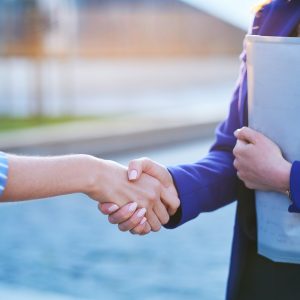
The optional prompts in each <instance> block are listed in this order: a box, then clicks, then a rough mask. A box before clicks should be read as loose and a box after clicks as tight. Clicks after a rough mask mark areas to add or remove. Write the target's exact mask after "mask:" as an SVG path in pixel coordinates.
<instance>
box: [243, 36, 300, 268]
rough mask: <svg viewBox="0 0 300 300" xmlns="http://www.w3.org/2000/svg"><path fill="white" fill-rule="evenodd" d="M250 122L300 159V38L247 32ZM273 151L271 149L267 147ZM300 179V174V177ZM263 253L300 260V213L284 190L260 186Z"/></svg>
mask: <svg viewBox="0 0 300 300" xmlns="http://www.w3.org/2000/svg"><path fill="white" fill-rule="evenodd" d="M246 50H247V70H248V73H247V74H248V112H249V126H250V127H251V128H253V129H255V130H257V131H259V132H261V133H263V134H264V135H266V136H267V137H269V138H270V139H271V140H273V141H274V142H275V143H276V144H277V145H278V146H279V147H280V149H281V150H282V153H283V156H284V157H285V158H286V159H287V160H288V161H290V162H293V161H294V160H300V38H291V37H287V38H285V37H266V36H253V35H250V36H247V37H246ZM265 155H266V156H267V155H268V153H265ZM299 184H300V180H299ZM255 198H256V199H255V201H256V213H257V230H258V232H257V233H258V253H259V254H260V255H263V256H265V257H267V258H269V259H271V260H273V261H275V262H285V263H298V264H299V263H300V214H298V213H290V212H288V207H289V206H290V205H291V201H290V200H289V198H288V197H287V196H286V195H284V194H279V193H275V192H263V191H255Z"/></svg>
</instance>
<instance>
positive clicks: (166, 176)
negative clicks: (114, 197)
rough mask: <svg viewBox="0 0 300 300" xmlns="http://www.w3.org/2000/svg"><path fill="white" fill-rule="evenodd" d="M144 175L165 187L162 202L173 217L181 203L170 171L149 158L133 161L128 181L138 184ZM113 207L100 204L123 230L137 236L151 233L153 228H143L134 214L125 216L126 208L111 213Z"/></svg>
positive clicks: (130, 165)
mask: <svg viewBox="0 0 300 300" xmlns="http://www.w3.org/2000/svg"><path fill="white" fill-rule="evenodd" d="M144 174H147V175H150V176H152V177H154V178H156V179H157V180H159V181H160V183H161V185H162V187H163V188H162V192H161V195H160V197H161V201H162V202H163V203H164V205H165V206H166V207H167V208H168V212H169V214H170V215H171V216H172V215H174V214H175V213H176V211H177V209H178V207H179V205H180V201H179V199H178V194H177V190H176V188H175V186H174V183H173V179H172V176H171V175H170V173H169V171H168V170H167V169H166V168H165V167H164V166H162V165H160V164H158V163H156V162H154V161H152V160H150V159H148V158H141V159H137V160H133V161H131V162H130V163H129V167H128V179H129V180H130V181H132V182H138V181H139V180H140V178H141V176H143V175H144ZM112 206H113V204H112V203H106V204H100V206H99V209H100V210H101V211H102V212H103V213H104V214H108V215H110V217H109V218H110V221H111V219H113V220H114V222H115V223H117V224H119V226H120V225H121V224H122V230H124V231H127V230H130V231H131V233H135V234H147V233H149V232H150V229H151V227H150V228H149V224H148V223H147V222H146V223H145V225H144V227H141V224H140V223H139V222H142V220H141V219H139V218H137V217H136V215H134V214H133V213H132V214H131V215H128V214H127V215H126V214H124V212H125V210H126V208H125V207H122V208H121V209H120V210H118V208H116V207H115V210H116V212H111V211H109V209H112ZM121 211H123V213H122V212H121ZM134 225H136V226H134Z"/></svg>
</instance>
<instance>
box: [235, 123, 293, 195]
mask: <svg viewBox="0 0 300 300" xmlns="http://www.w3.org/2000/svg"><path fill="white" fill-rule="evenodd" d="M234 135H235V137H236V138H237V142H236V146H235V148H234V149H233V154H234V156H235V160H234V163H233V164H234V167H235V168H236V170H237V176H238V177H239V178H240V179H241V180H242V181H243V182H244V183H245V185H246V187H247V188H249V189H255V190H263V191H275V192H281V193H285V192H286V191H287V190H288V189H289V178H290V171H291V163H290V162H288V161H287V160H286V159H285V158H284V157H283V155H282V152H281V150H280V148H279V147H278V146H277V145H276V144H275V143H274V142H273V141H272V140H270V139H269V138H267V137H266V136H264V135H263V134H261V133H259V132H257V131H255V130H253V129H251V128H248V127H243V128H241V129H238V130H236V131H235V133H234Z"/></svg>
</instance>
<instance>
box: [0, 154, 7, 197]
mask: <svg viewBox="0 0 300 300" xmlns="http://www.w3.org/2000/svg"><path fill="white" fill-rule="evenodd" d="M7 176H8V160H7V157H6V155H5V153H3V152H0V196H1V195H2V193H3V192H4V189H5V187H6V183H7Z"/></svg>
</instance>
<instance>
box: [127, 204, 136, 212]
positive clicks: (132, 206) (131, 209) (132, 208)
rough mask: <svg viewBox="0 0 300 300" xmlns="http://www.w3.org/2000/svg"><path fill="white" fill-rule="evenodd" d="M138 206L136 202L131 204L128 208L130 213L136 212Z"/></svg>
mask: <svg viewBox="0 0 300 300" xmlns="http://www.w3.org/2000/svg"><path fill="white" fill-rule="evenodd" d="M137 206H138V205H137V203H136V202H134V203H131V204H130V205H129V207H128V211H130V212H132V211H135V210H136V208H137Z"/></svg>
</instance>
